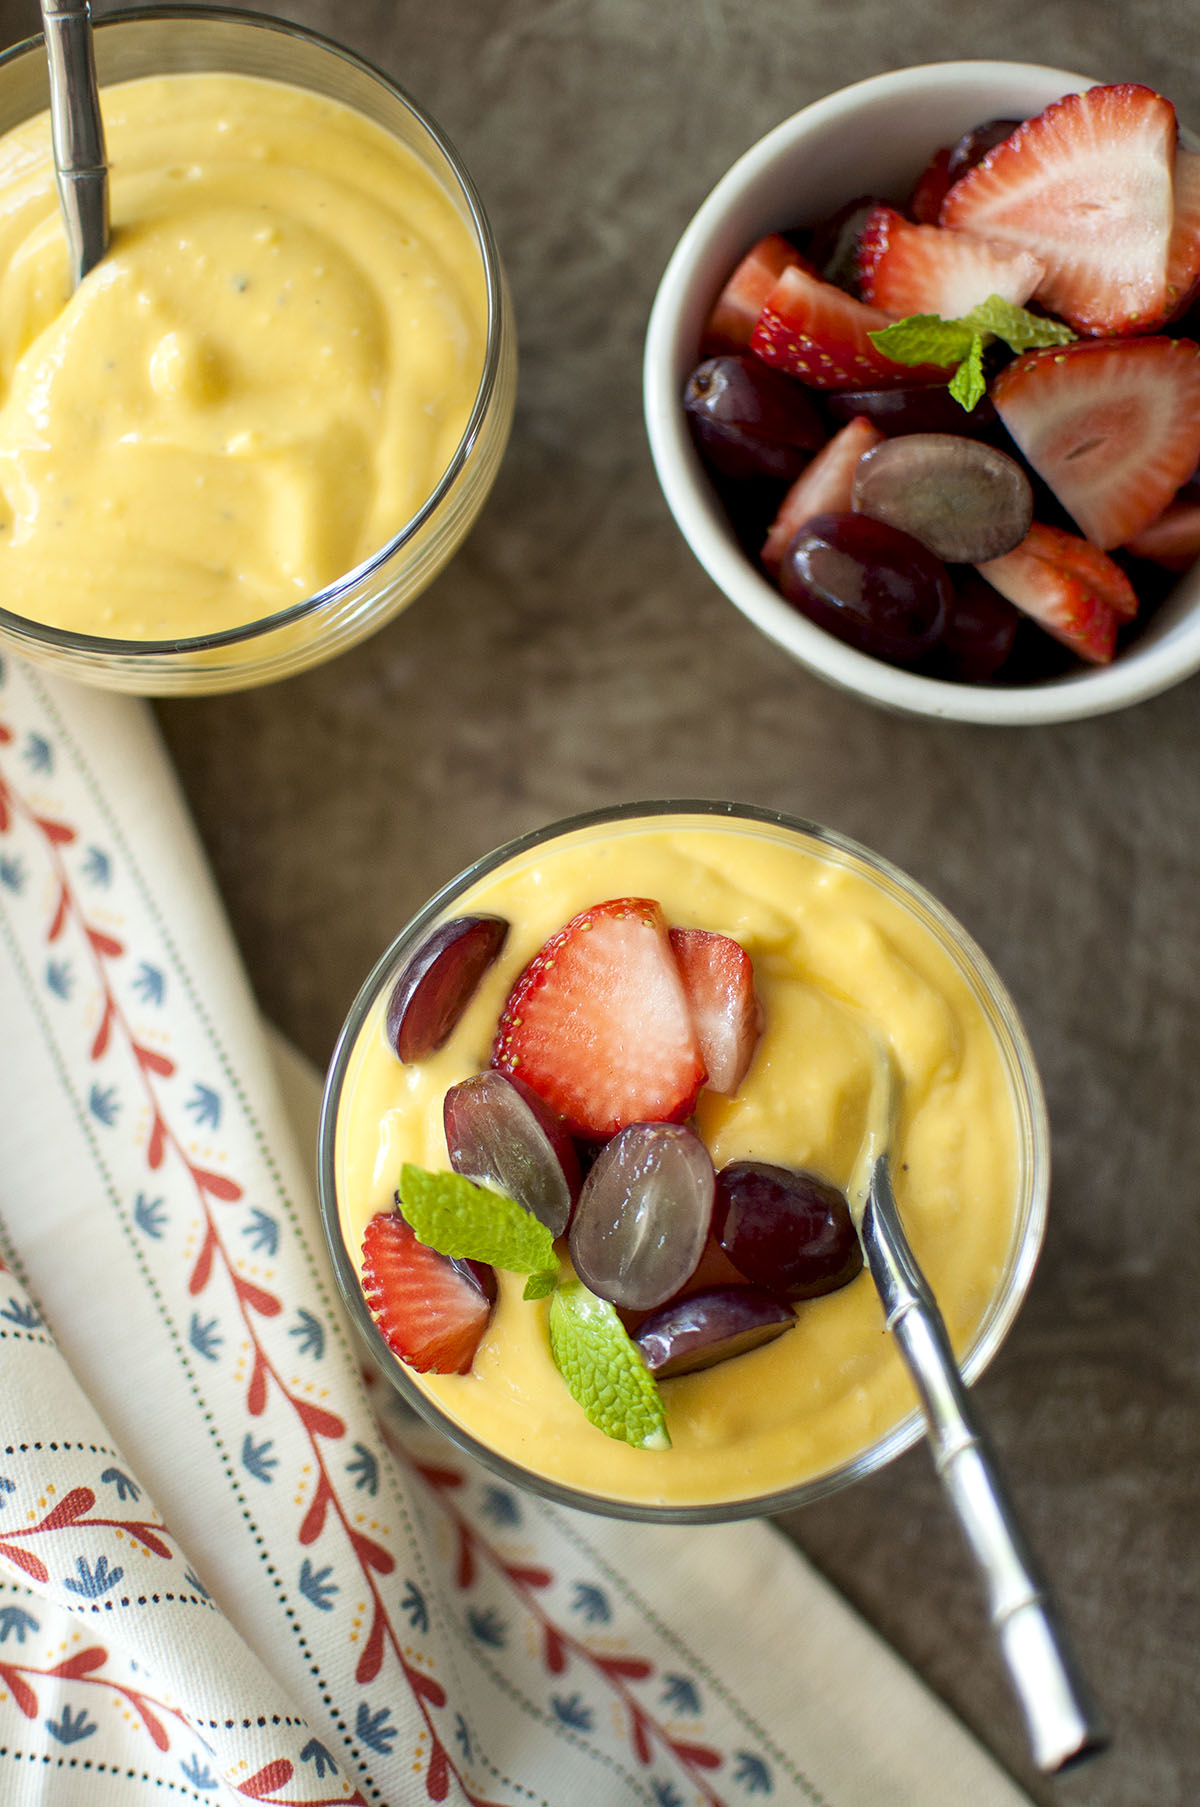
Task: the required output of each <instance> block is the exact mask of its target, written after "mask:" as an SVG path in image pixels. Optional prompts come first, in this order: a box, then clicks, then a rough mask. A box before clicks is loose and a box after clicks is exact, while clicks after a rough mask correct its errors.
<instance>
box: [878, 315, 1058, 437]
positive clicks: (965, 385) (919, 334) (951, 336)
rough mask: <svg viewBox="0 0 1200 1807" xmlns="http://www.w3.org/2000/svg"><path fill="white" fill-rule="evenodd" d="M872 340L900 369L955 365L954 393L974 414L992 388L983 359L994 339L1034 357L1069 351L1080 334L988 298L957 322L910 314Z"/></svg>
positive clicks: (880, 329) (952, 389)
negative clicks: (1042, 350)
mask: <svg viewBox="0 0 1200 1807" xmlns="http://www.w3.org/2000/svg"><path fill="white" fill-rule="evenodd" d="M867 337H868V338H869V339H870V341H871V343H872V345H873V346H874V347H875V349H876V351H881V352H882V353H883V355H884V357H886V358H891V359H892V361H893V363H896V364H941V365H942V366H944V367H948V366H949V365H951V364H952V365H954V374H953V375H952V376H951V378H950V393H951V395H952V396H953V397H954V399H955V401H956V402H958V403H959V404H960V406H961V407H963V408H964V409H965V410H966V411H967V413H968V414H969V413H970V411H971V409H972V408H974V407H975V405H976V403H977V402H979V401H980V400H981V399H982V397H983V395H984V393H985V391H986V388H987V384H986V382H985V380H984V375H983V354H984V351H985V350H986V348H987V347H988V346H989V345H990V344H991V342H992V340H993V339H1002V340H1003V342H1004V343H1005V345H1007V346H1008V347H1009V349H1010V350H1012V351H1032V350H1035V349H1037V348H1039V347H1041V346H1044V345H1069V344H1070V342H1071V340H1072V339H1074V337H1075V334H1074V333H1073V332H1072V331H1071V328H1070V327H1069V326H1064V325H1063V323H1062V321H1061V320H1048V319H1046V318H1045V316H1044V315H1041V314H1031V313H1030V312H1029V310H1028V309H1027V308H1023V307H1017V306H1016V304H1015V303H1014V302H1011V301H1005V300H1004V298H1003V297H1002V296H1000V295H989V296H988V298H987V300H986V301H981V302H980V303H979V305H978V307H973V308H972V309H971V311H970V312H969V313H967V314H963V315H961V316H960V318H958V319H957V320H943V319H942V317H941V315H940V314H909V315H908V316H907V318H906V319H904V320H894V321H893V322H892V324H891V325H890V326H883V327H880V328H879V330H878V331H877V332H872V333H868V335H867Z"/></svg>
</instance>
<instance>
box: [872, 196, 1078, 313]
mask: <svg viewBox="0 0 1200 1807" xmlns="http://www.w3.org/2000/svg"><path fill="white" fill-rule="evenodd" d="M1045 273H1046V266H1045V264H1043V263H1042V262H1041V261H1040V260H1039V259H1038V258H1036V257H1033V256H1032V255H1031V254H1030V253H1029V252H1028V251H1022V250H1017V249H1016V248H1014V247H1012V246H1009V245H997V244H993V243H992V242H991V241H990V240H989V239H985V238H977V237H976V235H975V234H974V233H973V232H944V231H943V230H942V229H941V227H939V226H914V225H913V224H912V222H911V221H910V220H906V219H905V218H904V215H903V214H900V213H897V212H896V210H895V208H894V207H884V206H879V207H874V208H872V210H871V212H870V213H869V214H868V215H867V218H866V221H865V223H864V225H863V229H862V232H861V233H860V234H859V240H858V287H859V294H860V295H861V296H862V298H863V300H864V301H869V302H871V303H872V305H873V306H875V307H881V308H882V309H883V311H884V312H885V313H887V314H895V315H896V316H897V317H898V318H903V317H904V316H906V315H908V314H938V315H940V317H941V318H942V319H943V320H958V319H961V317H962V315H963V314H969V313H970V311H971V309H972V308H973V307H978V306H979V304H980V302H981V301H986V300H987V299H988V297H989V295H999V296H1000V298H1001V300H1003V301H1011V302H1012V303H1013V305H1014V306H1015V307H1021V306H1023V304H1024V303H1025V302H1026V301H1028V299H1029V297H1030V296H1031V295H1032V294H1033V291H1034V290H1035V289H1036V288H1037V286H1038V284H1039V282H1041V280H1042V278H1043V276H1044V275H1045Z"/></svg>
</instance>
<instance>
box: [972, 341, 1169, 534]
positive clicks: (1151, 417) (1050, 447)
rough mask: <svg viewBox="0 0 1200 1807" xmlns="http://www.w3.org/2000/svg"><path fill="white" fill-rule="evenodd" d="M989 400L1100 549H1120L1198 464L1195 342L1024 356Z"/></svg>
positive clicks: (1068, 348)
mask: <svg viewBox="0 0 1200 1807" xmlns="http://www.w3.org/2000/svg"><path fill="white" fill-rule="evenodd" d="M992 400H993V402H994V403H995V406H996V412H997V414H999V416H1000V418H1001V420H1002V421H1003V422H1004V425H1005V426H1006V427H1007V428H1008V431H1009V432H1010V433H1011V434H1012V437H1013V438H1014V439H1015V440H1016V442H1017V444H1018V446H1019V447H1020V448H1021V451H1022V452H1023V453H1024V454H1025V456H1026V458H1027V459H1028V460H1029V462H1030V464H1031V465H1032V466H1033V468H1034V470H1036V471H1037V472H1038V474H1039V476H1041V477H1043V478H1044V479H1045V481H1046V482H1047V483H1048V484H1049V485H1050V488H1051V489H1052V490H1053V491H1054V493H1055V495H1056V496H1057V497H1058V500H1059V501H1060V502H1061V503H1062V505H1063V507H1064V508H1065V509H1066V511H1067V513H1068V514H1069V515H1071V516H1072V517H1073V519H1074V520H1075V521H1076V522H1077V523H1078V525H1079V526H1080V528H1082V530H1083V532H1084V533H1085V534H1086V535H1087V537H1088V539H1089V540H1091V541H1093V542H1094V544H1095V545H1097V546H1103V547H1109V546H1123V545H1125V543H1126V542H1127V541H1128V540H1131V539H1132V538H1133V537H1134V535H1135V534H1138V533H1140V532H1141V531H1142V529H1143V528H1144V527H1148V526H1149V525H1150V522H1151V521H1153V520H1154V519H1155V518H1156V516H1158V515H1160V514H1161V513H1162V511H1163V509H1164V508H1165V507H1166V505H1167V503H1168V502H1169V501H1170V500H1171V498H1172V497H1173V496H1174V494H1175V491H1176V490H1177V489H1178V488H1179V487H1180V485H1181V484H1183V483H1185V482H1186V481H1187V479H1188V478H1189V477H1190V476H1191V474H1192V472H1193V471H1194V470H1195V469H1196V465H1197V463H1200V346H1196V345H1195V344H1193V343H1192V341H1191V340H1190V339H1162V338H1159V339H1121V340H1099V339H1091V340H1081V341H1079V342H1078V343H1076V344H1074V345H1059V346H1053V347H1051V348H1050V349H1049V350H1046V351H1032V352H1025V353H1024V355H1023V356H1021V357H1019V358H1017V359H1015V360H1014V361H1013V363H1011V364H1010V365H1009V366H1008V368H1007V369H1006V370H1003V371H1001V373H1000V375H999V376H998V377H997V378H996V381H995V383H994V384H993V386H992Z"/></svg>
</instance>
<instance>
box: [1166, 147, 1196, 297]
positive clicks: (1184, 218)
mask: <svg viewBox="0 0 1200 1807" xmlns="http://www.w3.org/2000/svg"><path fill="white" fill-rule="evenodd" d="M1172 193H1173V197H1174V210H1173V213H1172V216H1171V243H1170V247H1169V249H1168V251H1167V294H1168V297H1169V298H1170V306H1171V313H1172V318H1177V317H1178V316H1179V315H1180V314H1184V313H1186V312H1187V310H1188V308H1189V306H1190V305H1191V302H1192V300H1193V299H1194V297H1195V294H1196V289H1197V286H1198V285H1200V151H1185V150H1184V148H1183V146H1182V145H1180V146H1179V148H1178V149H1177V150H1176V152H1175V178H1174V184H1173V189H1172Z"/></svg>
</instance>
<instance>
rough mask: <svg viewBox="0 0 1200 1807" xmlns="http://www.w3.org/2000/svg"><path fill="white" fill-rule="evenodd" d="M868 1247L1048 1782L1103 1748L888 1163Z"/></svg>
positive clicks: (870, 1208)
mask: <svg viewBox="0 0 1200 1807" xmlns="http://www.w3.org/2000/svg"><path fill="white" fill-rule="evenodd" d="M862 1239H863V1247H864V1250H865V1251H866V1255H867V1261H868V1265H869V1266H870V1269H871V1272H872V1274H873V1276H874V1278H875V1281H876V1285H877V1287H878V1289H879V1294H880V1298H881V1299H882V1301H883V1307H884V1311H885V1313H886V1316H887V1326H888V1329H889V1330H890V1331H891V1332H892V1334H893V1335H894V1336H895V1338H896V1341H897V1343H898V1344H899V1346H900V1350H901V1353H902V1355H903V1356H904V1360H905V1362H906V1364H907V1366H908V1369H909V1372H910V1373H911V1375H912V1378H913V1381H914V1383H915V1385H916V1388H917V1393H918V1395H919V1397H920V1400H921V1406H922V1409H923V1411H924V1414H925V1420H926V1425H927V1427H928V1432H929V1441H930V1444H931V1445H932V1449H933V1462H934V1468H935V1469H936V1471H937V1475H938V1478H939V1480H940V1481H941V1483H942V1485H943V1487H944V1488H945V1490H946V1493H947V1495H948V1496H949V1499H950V1502H951V1504H952V1505H953V1507H954V1511H955V1513H956V1515H957V1517H958V1521H959V1523H960V1525H961V1526H962V1528H963V1531H964V1533H965V1534H966V1538H967V1541H968V1543H969V1544H970V1546H971V1549H972V1552H973V1553H974V1555H975V1558H976V1560H977V1561H978V1563H979V1567H980V1569H981V1571H982V1573H983V1577H984V1580H985V1583H986V1586H987V1592H988V1607H989V1616H990V1618H991V1622H992V1626H993V1629H994V1630H995V1633H996V1636H997V1638H998V1640H999V1644H1000V1650H1001V1654H1002V1655H1003V1657H1004V1661H1005V1664H1006V1666H1007V1668H1008V1672H1009V1676H1010V1679H1011V1681H1012V1684H1013V1688H1014V1690H1015V1692H1016V1695H1017V1698H1018V1700H1019V1702H1020V1705H1021V1710H1022V1713H1023V1714H1024V1717H1025V1722H1026V1726H1027V1729H1028V1732H1029V1739H1030V1746H1031V1749H1032V1753H1033V1758H1034V1761H1035V1762H1036V1764H1037V1765H1038V1768H1039V1769H1041V1770H1043V1771H1045V1772H1047V1773H1053V1772H1055V1771H1057V1770H1061V1769H1064V1768H1066V1766H1067V1765H1068V1764H1071V1763H1075V1762H1078V1761H1079V1760H1081V1759H1082V1758H1083V1757H1086V1756H1090V1755H1092V1754H1094V1753H1096V1752H1098V1751H1100V1750H1102V1749H1103V1748H1104V1746H1105V1743H1106V1740H1105V1738H1104V1735H1103V1733H1102V1732H1101V1731H1100V1729H1099V1724H1098V1720H1097V1717H1096V1713H1095V1709H1094V1708H1093V1706H1092V1704H1091V1702H1090V1700H1089V1698H1088V1693H1087V1689H1086V1687H1085V1685H1084V1683H1083V1680H1082V1677H1081V1675H1080V1673H1079V1671H1078V1668H1077V1666H1076V1663H1075V1659H1074V1657H1073V1656H1072V1654H1071V1651H1070V1649H1069V1646H1068V1644H1067V1640H1066V1636H1065V1634H1064V1632H1063V1629H1062V1627H1061V1625H1060V1624H1059V1622H1058V1617H1057V1614H1056V1612H1055V1610H1054V1606H1053V1603H1052V1601H1051V1599H1050V1595H1049V1590H1048V1588H1047V1586H1046V1583H1045V1581H1044V1580H1043V1579H1042V1576H1041V1574H1040V1572H1039V1569H1038V1566H1037V1563H1036V1561H1035V1559H1034V1556H1033V1554H1032V1552H1031V1550H1030V1548H1029V1546H1028V1544H1027V1543H1026V1541H1025V1537H1024V1535H1023V1533H1022V1531H1021V1528H1020V1525H1019V1524H1018V1522H1017V1517H1016V1514H1015V1512H1014V1510H1013V1507H1012V1505H1011V1502H1010V1501H1009V1498H1008V1495H1007V1492H1006V1491H1005V1488H1004V1485H1003V1483H1002V1481H1001V1478H1000V1475H999V1472H998V1469H997V1467H996V1463H995V1458H994V1457H993V1455H992V1451H991V1448H990V1446H989V1444H988V1442H987V1439H986V1437H985V1436H984V1433H983V1430H982V1427H981V1426H980V1424H979V1423H978V1421H977V1419H976V1417H975V1413H974V1409H973V1407H972V1405H971V1403H970V1399H969V1397H968V1394H967V1389H966V1387H965V1386H964V1384H963V1380H962V1376H961V1375H960V1374H959V1371H958V1364H957V1362H956V1361H955V1359H954V1354H953V1351H952V1349H951V1346H950V1339H949V1337H948V1335H947V1333H946V1326H945V1322H944V1320H943V1318H942V1314H941V1312H940V1311H939V1309H938V1306H937V1302H936V1300H935V1299H934V1296H933V1293H932V1291H931V1289H930V1287H929V1283H928V1281H927V1280H926V1279H925V1276H924V1274H923V1273H922V1272H921V1270H920V1268H919V1267H918V1266H917V1263H916V1259H915V1257H914V1256H913V1253H912V1250H911V1248H910V1247H909V1244H908V1239H907V1237H906V1236H905V1234H904V1230H903V1228H902V1226H901V1223H900V1217H899V1213H898V1211H897V1209H896V1202H895V1197H894V1195H893V1193H892V1185H891V1177H890V1174H889V1172H888V1164H887V1158H886V1156H883V1157H881V1158H880V1159H879V1160H877V1161H876V1163H875V1169H874V1172H873V1175H872V1179H871V1188H870V1193H869V1195H868V1199H867V1205H866V1209H865V1211H864V1213H863V1220H862Z"/></svg>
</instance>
